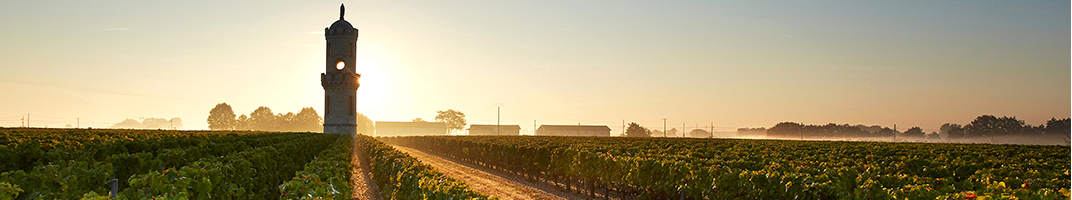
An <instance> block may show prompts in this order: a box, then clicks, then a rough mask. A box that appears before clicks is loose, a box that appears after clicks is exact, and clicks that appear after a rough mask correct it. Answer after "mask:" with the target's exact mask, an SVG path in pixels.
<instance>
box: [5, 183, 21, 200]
mask: <svg viewBox="0 0 1072 200" xmlns="http://www.w3.org/2000/svg"><path fill="white" fill-rule="evenodd" d="M19 193H22V189H21V188H19V186H18V185H12V184H11V183H7V182H0V200H12V199H15V197H16V196H19Z"/></svg>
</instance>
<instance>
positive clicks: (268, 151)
mask: <svg viewBox="0 0 1072 200" xmlns="http://www.w3.org/2000/svg"><path fill="white" fill-rule="evenodd" d="M310 135H311V136H308V137H303V138H300V139H296V140H292V141H287V142H283V143H279V144H274V145H270V146H265V147H260V148H255V149H249V150H245V151H241V152H237V153H232V154H229V155H227V156H223V157H209V158H203V159H201V160H198V161H197V162H194V163H192V164H190V165H187V166H184V167H182V168H168V169H165V170H163V171H150V172H149V173H145V174H138V175H135V176H133V177H131V178H130V187H129V188H127V189H125V190H123V192H122V193H121V194H120V198H121V199H148V198H154V199H268V198H276V197H278V196H279V195H280V194H279V190H278V188H277V187H278V186H279V184H281V183H282V182H283V181H285V180H287V179H289V178H290V177H291V176H293V174H294V172H296V171H298V170H299V169H301V168H302V167H303V166H304V164H305V163H307V162H308V161H309V160H311V159H312V158H313V157H314V156H316V155H317V154H319V153H320V151H321V150H323V149H324V148H325V147H327V146H328V144H330V143H331V142H332V141H334V140H336V139H337V138H338V137H340V135H335V134H310ZM98 194H99V193H95V192H91V193H90V194H87V196H95V195H98Z"/></svg>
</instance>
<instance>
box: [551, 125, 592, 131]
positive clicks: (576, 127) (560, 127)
mask: <svg viewBox="0 0 1072 200" xmlns="http://www.w3.org/2000/svg"><path fill="white" fill-rule="evenodd" d="M545 128H546V129H547V130H551V129H554V130H578V131H610V127H608V126H607V125H540V128H539V129H537V130H545Z"/></svg>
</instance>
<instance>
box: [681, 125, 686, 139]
mask: <svg viewBox="0 0 1072 200" xmlns="http://www.w3.org/2000/svg"><path fill="white" fill-rule="evenodd" d="M681 137H685V122H681Z"/></svg>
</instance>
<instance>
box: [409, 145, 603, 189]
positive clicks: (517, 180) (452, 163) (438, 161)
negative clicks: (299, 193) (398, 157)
mask: <svg viewBox="0 0 1072 200" xmlns="http://www.w3.org/2000/svg"><path fill="white" fill-rule="evenodd" d="M391 147H394V148H395V149H398V151H401V152H403V153H406V154H409V156H412V157H414V158H417V160H420V161H421V163H424V164H428V165H431V166H432V167H434V168H435V169H436V170H439V172H442V173H443V174H446V175H447V176H450V177H452V178H454V179H458V180H461V181H462V182H465V184H467V185H469V187H471V188H473V190H476V191H478V192H481V193H484V194H487V195H489V196H493V197H499V199H584V198H583V197H581V196H576V195H573V194H569V193H566V192H563V191H560V190H558V189H556V188H554V187H553V186H550V185H547V184H542V183H532V182H528V181H525V180H524V178H521V177H517V176H516V175H512V174H508V173H503V172H498V171H495V170H481V169H480V168H483V167H480V166H476V165H473V164H470V163H467V162H460V161H456V160H454V159H451V158H446V157H439V156H435V155H431V154H428V153H425V152H422V151H420V150H416V149H412V148H406V147H402V146H394V145H392V146H391Z"/></svg>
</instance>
